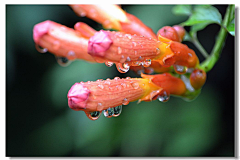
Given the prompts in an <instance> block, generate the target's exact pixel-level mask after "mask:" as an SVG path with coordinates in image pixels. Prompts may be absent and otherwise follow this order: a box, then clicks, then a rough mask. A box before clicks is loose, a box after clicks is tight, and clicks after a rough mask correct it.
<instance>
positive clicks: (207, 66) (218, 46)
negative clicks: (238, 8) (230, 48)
mask: <svg viewBox="0 0 240 160" xmlns="http://www.w3.org/2000/svg"><path fill="white" fill-rule="evenodd" d="M232 10H234V5H229V6H228V8H227V11H226V14H225V17H224V20H223V24H222V25H223V26H222V27H221V29H220V31H219V33H218V36H217V37H218V38H217V41H216V43H215V45H214V47H213V50H212V52H211V54H210V56H209V57H208V58H207V59H206V60H205V61H204V62H202V63H201V64H200V67H199V68H200V69H203V70H204V71H205V72H208V71H210V70H211V69H212V68H213V66H214V65H215V63H216V62H217V61H218V59H219V57H220V54H221V51H222V49H223V46H224V42H225V39H226V37H227V31H226V30H225V27H227V25H228V24H229V23H230V18H231V13H232Z"/></svg>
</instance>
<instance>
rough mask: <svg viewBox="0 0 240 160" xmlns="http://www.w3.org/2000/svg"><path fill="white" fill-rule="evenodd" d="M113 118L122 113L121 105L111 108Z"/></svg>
mask: <svg viewBox="0 0 240 160" xmlns="http://www.w3.org/2000/svg"><path fill="white" fill-rule="evenodd" d="M113 111H114V113H113V115H112V116H113V117H117V116H119V115H120V114H121V113H122V105H120V106H117V107H114V108H113Z"/></svg>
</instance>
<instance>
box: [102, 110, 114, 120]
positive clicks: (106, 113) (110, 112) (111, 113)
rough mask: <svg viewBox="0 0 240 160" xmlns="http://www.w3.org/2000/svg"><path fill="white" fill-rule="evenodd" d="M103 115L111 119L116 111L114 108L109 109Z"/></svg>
mask: <svg viewBox="0 0 240 160" xmlns="http://www.w3.org/2000/svg"><path fill="white" fill-rule="evenodd" d="M103 114H104V116H105V117H107V118H111V117H112V115H113V114H114V109H113V108H108V109H106V110H104V111H103Z"/></svg>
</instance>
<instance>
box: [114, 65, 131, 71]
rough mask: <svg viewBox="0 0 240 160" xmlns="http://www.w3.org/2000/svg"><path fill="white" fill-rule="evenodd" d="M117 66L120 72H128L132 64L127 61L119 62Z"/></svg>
mask: <svg viewBox="0 0 240 160" xmlns="http://www.w3.org/2000/svg"><path fill="white" fill-rule="evenodd" d="M116 67H117V70H118V71H119V72H120V73H126V72H128V71H129V68H130V66H129V65H128V64H127V63H117V64H116Z"/></svg>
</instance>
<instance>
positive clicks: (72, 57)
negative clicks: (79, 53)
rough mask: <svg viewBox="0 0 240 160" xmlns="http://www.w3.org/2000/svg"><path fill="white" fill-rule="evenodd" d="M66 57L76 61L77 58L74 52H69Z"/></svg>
mask: <svg viewBox="0 0 240 160" xmlns="http://www.w3.org/2000/svg"><path fill="white" fill-rule="evenodd" d="M67 57H68V58H69V59H76V58H77V57H76V54H75V52H74V51H69V52H68V54H67Z"/></svg>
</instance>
